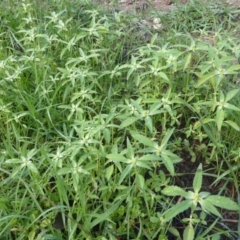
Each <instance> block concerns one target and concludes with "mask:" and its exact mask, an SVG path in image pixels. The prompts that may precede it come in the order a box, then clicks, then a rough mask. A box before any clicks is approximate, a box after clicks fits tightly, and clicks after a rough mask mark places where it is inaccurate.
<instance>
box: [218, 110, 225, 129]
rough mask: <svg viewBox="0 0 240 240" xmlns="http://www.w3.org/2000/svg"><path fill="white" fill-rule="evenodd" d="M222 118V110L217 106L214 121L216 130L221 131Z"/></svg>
mask: <svg viewBox="0 0 240 240" xmlns="http://www.w3.org/2000/svg"><path fill="white" fill-rule="evenodd" d="M223 120H224V110H223V109H222V108H220V107H218V108H217V113H216V122H217V128H218V131H221V128H222V124H223Z"/></svg>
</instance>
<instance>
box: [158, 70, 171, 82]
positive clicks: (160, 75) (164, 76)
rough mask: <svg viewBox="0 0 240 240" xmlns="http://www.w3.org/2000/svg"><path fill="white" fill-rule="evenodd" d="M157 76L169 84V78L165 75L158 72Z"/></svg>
mask: <svg viewBox="0 0 240 240" xmlns="http://www.w3.org/2000/svg"><path fill="white" fill-rule="evenodd" d="M158 76H159V77H161V78H162V79H164V80H166V81H167V82H169V78H168V76H167V75H166V73H164V72H158Z"/></svg>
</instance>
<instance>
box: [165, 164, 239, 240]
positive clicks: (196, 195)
mask: <svg viewBox="0 0 240 240" xmlns="http://www.w3.org/2000/svg"><path fill="white" fill-rule="evenodd" d="M202 175H203V172H202V164H200V165H199V167H198V169H197V172H196V174H195V176H194V180H193V190H194V191H188V192H186V191H185V190H184V189H182V188H180V187H178V186H167V187H165V188H164V189H163V190H162V193H163V194H165V195H167V196H172V197H175V196H181V197H183V198H185V199H186V200H183V201H181V202H179V203H177V204H176V205H175V206H173V207H171V208H170V209H168V210H167V211H166V212H164V213H163V221H165V222H168V221H170V220H172V219H173V218H174V217H175V216H176V215H178V214H179V213H181V212H183V211H185V210H187V209H188V208H190V209H191V212H190V216H189V218H188V219H183V221H184V222H188V225H187V227H186V228H185V230H184V232H183V239H184V240H185V239H200V238H201V237H203V236H205V233H203V234H202V236H199V237H197V236H195V233H194V227H193V225H195V224H199V223H201V219H198V218H195V217H196V216H197V215H196V214H194V213H195V212H196V211H197V210H200V211H203V212H205V213H206V214H214V215H215V216H217V217H219V218H222V215H221V214H220V213H219V211H218V210H217V209H216V207H220V208H223V209H228V210H233V211H239V208H240V207H239V205H238V204H237V203H235V202H234V201H232V200H231V199H229V198H227V197H223V196H218V195H211V193H209V192H200V189H201V186H202ZM198 205H200V209H199V208H198ZM205 224H206V223H205ZM211 227H213V226H211ZM207 232H209V229H207Z"/></svg>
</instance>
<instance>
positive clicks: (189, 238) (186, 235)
mask: <svg viewBox="0 0 240 240" xmlns="http://www.w3.org/2000/svg"><path fill="white" fill-rule="evenodd" d="M193 239H194V229H193V226H192V224H191V223H189V224H188V226H187V227H186V228H185V229H184V232H183V240H193Z"/></svg>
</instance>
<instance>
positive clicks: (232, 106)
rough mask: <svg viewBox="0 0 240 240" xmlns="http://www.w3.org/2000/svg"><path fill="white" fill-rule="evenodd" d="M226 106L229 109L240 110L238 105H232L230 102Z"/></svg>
mask: <svg viewBox="0 0 240 240" xmlns="http://www.w3.org/2000/svg"><path fill="white" fill-rule="evenodd" d="M224 107H225V108H228V109H231V110H234V111H240V108H238V107H236V106H234V105H232V104H230V103H225V104H224Z"/></svg>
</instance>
